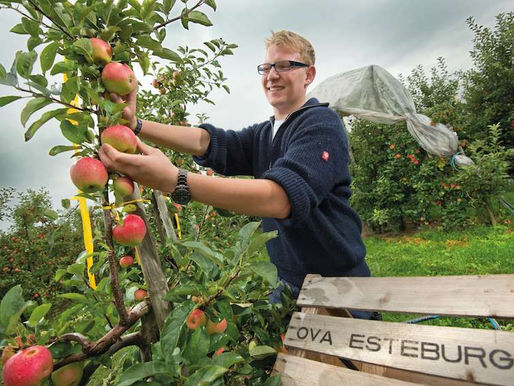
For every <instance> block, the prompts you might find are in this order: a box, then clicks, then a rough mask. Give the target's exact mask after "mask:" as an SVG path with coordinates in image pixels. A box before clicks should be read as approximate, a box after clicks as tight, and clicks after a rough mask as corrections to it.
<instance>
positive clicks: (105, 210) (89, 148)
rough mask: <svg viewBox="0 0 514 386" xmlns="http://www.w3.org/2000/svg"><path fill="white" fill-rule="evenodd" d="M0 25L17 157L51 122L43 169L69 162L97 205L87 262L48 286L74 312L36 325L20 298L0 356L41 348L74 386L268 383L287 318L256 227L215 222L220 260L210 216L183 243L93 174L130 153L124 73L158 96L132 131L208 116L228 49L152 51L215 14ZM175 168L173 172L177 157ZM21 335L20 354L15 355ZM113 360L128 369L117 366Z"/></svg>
mask: <svg viewBox="0 0 514 386" xmlns="http://www.w3.org/2000/svg"><path fill="white" fill-rule="evenodd" d="M0 9H6V10H9V11H11V12H14V13H16V14H17V15H18V16H19V19H20V23H18V24H17V25H15V26H14V27H13V28H12V30H11V32H13V33H16V34H20V35H25V36H26V37H27V51H19V52H17V53H16V55H15V60H14V63H13V65H12V66H11V68H10V69H9V71H7V70H6V69H5V67H4V66H1V65H0V82H1V83H2V84H6V85H9V86H11V87H12V88H14V89H15V90H17V92H18V93H17V95H12V96H3V97H0V107H1V106H4V105H6V104H8V103H11V102H15V101H17V100H20V99H28V102H27V103H26V105H25V107H24V109H23V110H22V113H21V123H22V125H23V126H24V127H26V130H25V134H24V135H25V139H26V140H27V141H28V140H31V139H32V138H33V137H35V136H36V134H37V132H38V130H39V129H40V128H41V127H42V126H43V125H45V124H51V123H52V124H53V123H54V122H55V121H57V122H58V124H59V127H60V130H61V133H62V135H63V141H64V142H65V143H59V144H56V145H55V146H54V147H53V148H52V149H50V151H49V153H50V155H51V156H55V155H57V154H61V153H66V152H73V155H72V157H74V158H76V159H78V160H77V162H76V163H75V164H74V166H73V167H72V169H71V172H70V175H71V178H72V181H73V182H74V183H75V185H77V187H78V188H79V189H80V190H81V191H82V193H80V194H79V195H78V196H81V197H84V198H86V199H88V200H90V201H91V202H92V203H93V207H92V209H91V211H92V213H93V236H94V237H93V242H94V251H93V252H87V251H84V252H82V253H80V254H79V256H78V257H77V258H76V260H75V263H74V264H71V265H70V266H68V267H67V268H65V269H64V268H62V269H58V270H57V271H56V272H55V280H57V281H60V282H62V283H63V285H64V286H65V287H66V289H67V292H65V293H61V294H59V296H60V297H61V298H63V299H67V300H69V301H70V302H71V305H70V306H69V307H68V308H66V309H63V310H60V313H58V314H56V315H53V317H51V318H50V317H48V318H47V317H46V315H47V314H48V315H50V313H49V310H50V308H51V305H50V303H43V304H41V305H36V304H34V303H33V302H30V301H29V302H25V301H24V300H23V298H22V295H21V294H22V289H21V288H20V287H19V286H15V287H13V288H12V289H11V290H10V291H8V292H7V293H6V295H5V296H4V298H3V300H2V302H1V304H0V313H1V314H2V318H1V319H0V339H1V343H0V344H2V345H4V346H8V347H14V346H16V345H17V348H18V349H21V348H23V347H24V346H25V345H27V344H29V345H30V344H34V343H37V344H44V345H48V346H49V348H50V350H51V352H52V356H53V360H54V362H53V369H54V374H56V372H58V371H60V372H62V371H63V370H61V369H64V368H67V367H68V366H72V365H73V364H77V363H78V364H79V365H78V367H80V369H81V370H83V372H82V373H81V378H82V381H81V382H82V383H87V382H88V381H91V382H92V384H94V382H95V379H101V378H105V374H104V373H103V372H105V371H107V372H108V377H109V378H111V379H112V380H113V382H116V383H117V384H123V385H131V384H138V383H140V382H143V381H145V380H146V381H149V380H151V382H152V383H153V384H175V383H176V384H198V383H212V384H225V383H247V384H263V383H265V382H268V383H274V382H276V381H277V380H276V378H270V379H269V380H267V379H268V377H269V374H270V369H271V365H272V363H273V358H274V354H276V351H277V350H278V349H280V344H281V342H280V337H279V334H280V332H283V330H284V328H285V326H284V325H283V324H284V322H283V321H284V319H285V318H286V316H287V315H288V314H289V312H290V310H291V302H290V301H288V297H287V295H284V304H280V305H272V304H269V302H268V298H267V294H268V293H269V291H270V287H273V286H274V285H276V270H275V268H274V266H273V265H272V264H271V263H269V262H268V261H267V257H266V255H265V252H264V249H263V247H264V244H265V243H266V241H267V240H269V239H270V238H272V237H275V236H276V235H275V234H273V233H268V234H263V233H261V232H260V230H259V223H258V222H249V223H247V224H246V225H244V226H243V227H241V228H240V229H239V228H238V226H239V225H241V223H240V222H238V221H239V220H237V218H236V219H232V218H231V217H223V219H220V220H219V221H225V222H227V223H230V225H231V227H232V228H230V229H236V228H237V229H238V232H236V233H235V235H233V236H231V240H230V241H231V242H230V243H228V245H227V241H225V244H224V246H223V247H221V246H220V245H219V242H212V243H211V240H208V239H207V240H200V239H199V236H200V229H201V227H200V226H201V225H203V224H204V223H205V221H206V220H207V218H211V219H212V218H214V219H215V220H214V221H212V220H210V221H209V222H216V221H217V216H216V214H217V213H218V212H221V211H216V210H214V209H211V208H206V209H203V208H201V205H200V204H195V205H192V206H191V209H188V212H189V213H191V214H190V217H186V221H185V222H186V223H187V224H191V225H192V226H191V227H187V228H185V230H184V233H183V235H182V237H181V240H178V239H177V237H176V233H175V230H174V229H173V226H172V224H171V225H170V222H169V214H170V209H171V208H175V209H171V210H172V212H173V211H174V210H176V211H178V210H179V209H178V208H176V207H175V206H172V205H170V204H167V203H166V202H165V200H164V198H163V196H162V194H160V193H159V192H152V193H149V192H145V191H144V190H143V196H145V194H150V195H151V196H152V200H151V201H153V206H154V208H151V206H152V205H150V206H149V205H147V201H150V200H146V199H145V197H143V199H142V198H141V196H140V193H141V191H140V189H139V188H138V187H137V185H136V184H134V183H133V182H132V181H131V180H130V179H129V178H125V176H120V175H117V174H113V173H111V174H109V173H108V172H107V170H106V169H105V167H103V164H102V163H101V162H100V161H99V159H98V148H99V146H100V144H101V143H102V142H107V143H111V144H112V145H113V146H115V147H117V148H118V149H119V150H120V151H126V152H133V151H134V148H133V146H131V144H132V143H133V141H134V138H133V132H132V131H131V130H130V129H128V128H127V127H124V125H125V124H126V123H127V122H126V121H124V119H123V118H122V110H123V108H124V107H125V106H126V105H125V104H124V103H115V102H112V101H111V99H110V95H109V93H111V92H114V93H117V94H120V95H122V96H123V95H124V94H127V93H128V92H130V91H131V90H132V89H133V87H135V82H136V80H135V75H134V72H133V67H134V66H136V65H137V66H139V67H140V68H141V70H142V72H143V73H144V74H150V73H153V74H154V76H155V79H156V81H155V82H154V87H156V89H157V90H158V94H153V93H151V92H145V91H143V92H142V93H141V95H140V98H139V104H140V106H139V111H140V112H141V113H142V115H141V116H142V117H144V115H145V114H152V112H153V113H155V111H158V114H159V115H160V116H165V117H167V119H163V121H164V122H167V123H182V124H186V119H187V112H186V105H187V103H197V102H198V101H200V100H203V101H207V102H211V103H212V101H210V100H209V98H208V95H209V92H210V91H211V90H212V88H213V87H223V88H225V89H226V90H227V91H228V88H227V86H226V85H225V84H224V81H225V78H224V76H223V73H222V72H221V68H220V67H221V66H220V64H219V61H218V59H219V57H221V56H224V55H230V54H232V49H234V48H235V47H236V46H235V45H232V44H227V43H225V42H224V41H223V40H221V39H215V40H211V41H209V42H205V47H203V48H197V49H190V48H188V47H178V48H177V49H175V50H171V49H169V48H167V47H164V45H163V42H164V40H165V38H166V33H167V30H166V26H167V25H168V24H171V23H174V22H176V23H180V24H181V25H182V27H183V28H186V29H188V28H189V26H190V25H191V24H193V23H196V24H200V25H203V26H209V25H211V22H210V20H209V18H208V16H207V14H206V13H205V12H211V11H213V10H214V11H215V10H216V3H215V1H214V0H199V1H197V2H195V3H194V4H193V2H189V1H188V0H182V1H181V2H176V1H174V0H162V1H157V0H144V1H136V0H119V1H116V2H115V1H112V0H106V1H101V0H77V1H73V2H71V1H67V0H61V1H49V0H18V1H3V0H2V1H0ZM163 61H165V62H163ZM162 63H164V64H162ZM62 77H64V81H61V79H62ZM51 82H52V83H51ZM163 90H164V91H163ZM20 93H21V94H22V95H19V94H20ZM77 97H78V99H77ZM200 118H201V119H203V118H204V117H200ZM178 119H180V120H179V121H177V120H178ZM170 155H171V156H172V158H173V159H174V161H175V162H177V161H178V157H179V155H177V154H170ZM177 163H178V162H177ZM123 178H125V179H123ZM113 196H114V198H113ZM149 209H150V211H152V210H153V211H154V213H155V214H156V215H155V216H154V217H152V216H150V214H148V213H147V211H148V212H150V211H149ZM200 211H203V213H204V215H202V216H198V217H197V216H196V213H198V212H200ZM172 214H174V213H172ZM207 215H208V216H209V217H208V216H207ZM219 217H221V216H219ZM159 224H160V225H159ZM159 226H160V227H161V228H162V229H165V232H162V233H161V237H160V243H156V240H155V238H154V236H153V234H152V233H153V231H154V229H156V228H159ZM234 227H236V228H234ZM174 235H175V236H174ZM216 236H218V240H219V239H220V238H222V239H223V238H224V235H223V234H219V235H216ZM221 242H223V241H221ZM125 256H130V257H132V261H134V260H136V261H138V264H129V263H127V262H130V260H131V259H124V260H123V263H122V264H121V266H120V264H119V260H121V259H123V258H124V257H125ZM88 258H93V259H94V265H93V267H92V269H91V274H93V275H94V277H95V280H96V282H95V283H93V282H91V281H88V280H87V276H86V275H85V269H84V265H85V261H86V259H88ZM144 291H146V292H144ZM145 295H147V296H145ZM5 315H8V316H5ZM20 320H24V323H21V324H20V323H18V322H19V321H20ZM16 334H18V336H19V335H20V334H21V335H23V336H30V337H31V340H30V342H29V341H28V340H27V339H25V340H22V342H21V343H19V344H18V343H17V344H16V345H11V344H10V342H12V339H13V338H12V337H13V335H16ZM6 342H7V344H6ZM11 350H12V349H11ZM120 350H121V352H123V353H124V355H123V356H121V357H119V356H116V354H117V353H118V352H120ZM125 350H127V351H125ZM58 376H59V375H56V377H58ZM145 383H147V382H145Z"/></svg>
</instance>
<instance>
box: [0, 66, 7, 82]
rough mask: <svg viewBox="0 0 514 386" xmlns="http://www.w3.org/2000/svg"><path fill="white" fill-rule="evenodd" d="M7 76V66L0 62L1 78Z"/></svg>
mask: <svg viewBox="0 0 514 386" xmlns="http://www.w3.org/2000/svg"><path fill="white" fill-rule="evenodd" d="M6 77H7V71H6V70H5V67H4V66H2V65H1V64H0V79H5V78H6Z"/></svg>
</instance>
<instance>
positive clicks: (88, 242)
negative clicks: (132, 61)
mask: <svg viewBox="0 0 514 386" xmlns="http://www.w3.org/2000/svg"><path fill="white" fill-rule="evenodd" d="M67 80H68V76H67V75H66V74H64V82H65V83H66V81H67ZM71 104H72V105H73V106H78V104H79V98H78V95H77V96H75V99H73V101H72V102H71ZM74 112H78V110H76V109H72V108H70V109H68V114H72V113H74ZM69 121H70V122H71V123H72V124H74V125H76V124H77V123H78V122H76V121H73V120H69ZM74 145H75V144H74ZM77 150H78V149H76V150H75V154H76V153H77ZM79 193H80V190H79ZM74 199H76V200H77V201H78V202H79V209H80V217H81V218H82V233H83V238H84V248H85V249H86V251H87V253H88V254H92V253H93V252H94V247H93V231H92V229H91V218H90V217H89V211H88V209H87V203H86V199H85V198H84V197H74ZM92 267H93V256H89V257H88V258H87V259H86V269H87V276H88V278H89V286H90V287H91V288H92V289H93V290H96V280H95V275H93V274H92V273H91V268H92Z"/></svg>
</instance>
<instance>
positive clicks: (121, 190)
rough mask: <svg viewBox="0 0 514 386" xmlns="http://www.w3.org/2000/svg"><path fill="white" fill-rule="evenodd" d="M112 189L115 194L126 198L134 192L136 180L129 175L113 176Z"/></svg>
mask: <svg viewBox="0 0 514 386" xmlns="http://www.w3.org/2000/svg"><path fill="white" fill-rule="evenodd" d="M112 189H113V190H114V194H115V195H117V196H119V197H121V198H124V197H127V196H130V195H131V194H133V193H134V181H133V180H132V178H130V177H127V176H118V177H113V180H112Z"/></svg>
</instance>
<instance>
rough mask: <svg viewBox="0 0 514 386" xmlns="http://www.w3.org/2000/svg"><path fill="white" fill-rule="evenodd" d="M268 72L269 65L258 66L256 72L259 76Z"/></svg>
mask: <svg viewBox="0 0 514 386" xmlns="http://www.w3.org/2000/svg"><path fill="white" fill-rule="evenodd" d="M269 70H271V65H270V64H269V63H264V64H259V65H258V66H257V71H258V72H259V74H261V75H262V74H265V73H267V72H269Z"/></svg>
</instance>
